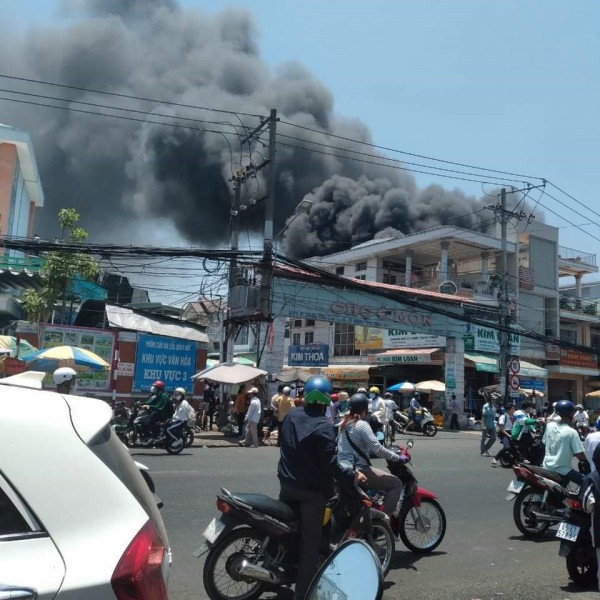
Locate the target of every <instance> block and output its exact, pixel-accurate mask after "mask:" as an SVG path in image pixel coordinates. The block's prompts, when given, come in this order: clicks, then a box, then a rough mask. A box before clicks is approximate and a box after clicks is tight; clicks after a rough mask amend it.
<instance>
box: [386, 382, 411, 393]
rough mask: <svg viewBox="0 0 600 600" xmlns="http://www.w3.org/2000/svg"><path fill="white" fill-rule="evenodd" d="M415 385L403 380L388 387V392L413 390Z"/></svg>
mask: <svg viewBox="0 0 600 600" xmlns="http://www.w3.org/2000/svg"><path fill="white" fill-rule="evenodd" d="M414 391H415V386H414V384H412V383H410V381H403V382H402V383H396V384H394V385H392V386H390V387H389V388H388V392H400V393H403V392H414Z"/></svg>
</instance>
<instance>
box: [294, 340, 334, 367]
mask: <svg viewBox="0 0 600 600" xmlns="http://www.w3.org/2000/svg"><path fill="white" fill-rule="evenodd" d="M328 364H329V346H328V345H327V344H306V345H304V346H290V349H289V353H288V365H289V366H290V367H302V366H304V367H326V366H327V365H328Z"/></svg>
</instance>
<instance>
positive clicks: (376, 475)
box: [338, 394, 409, 534]
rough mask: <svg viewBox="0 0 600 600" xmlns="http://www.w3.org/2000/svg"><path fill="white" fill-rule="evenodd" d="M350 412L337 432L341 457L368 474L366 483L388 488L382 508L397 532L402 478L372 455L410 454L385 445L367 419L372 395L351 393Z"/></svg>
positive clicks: (394, 459) (399, 457)
mask: <svg viewBox="0 0 600 600" xmlns="http://www.w3.org/2000/svg"><path fill="white" fill-rule="evenodd" d="M349 403H350V413H349V414H348V415H346V416H345V417H344V419H343V420H342V422H341V423H340V428H339V429H340V433H339V436H338V460H339V461H340V462H349V463H350V464H352V465H353V466H354V468H355V469H358V470H359V471H360V472H361V473H363V474H364V475H366V477H367V485H368V486H369V487H370V488H372V489H374V490H378V491H385V492H387V493H386V496H385V501H384V504H383V511H384V512H385V513H386V514H387V515H388V516H390V517H391V519H390V525H391V526H392V530H393V531H394V533H396V534H397V533H398V520H397V518H396V517H397V511H398V501H399V500H400V494H401V492H402V482H401V481H400V479H398V478H397V477H396V476H395V475H392V474H391V473H388V472H387V471H382V470H381V469H376V468H374V467H373V466H372V465H371V461H370V457H371V456H377V457H378V458H385V459H387V460H389V461H392V462H398V461H402V462H408V460H409V459H408V457H407V456H406V455H404V454H398V453H396V452H392V451H391V450H388V449H387V448H385V447H384V446H382V445H381V444H380V443H379V441H378V440H377V438H376V437H375V435H374V434H373V431H372V430H371V427H370V426H369V424H368V423H366V422H365V421H364V418H365V417H366V415H367V411H368V409H369V399H368V398H367V397H366V396H365V395H364V394H354V395H353V396H351V397H350V402H349Z"/></svg>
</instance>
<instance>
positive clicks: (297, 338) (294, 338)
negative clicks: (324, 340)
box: [292, 333, 300, 346]
mask: <svg viewBox="0 0 600 600" xmlns="http://www.w3.org/2000/svg"><path fill="white" fill-rule="evenodd" d="M299 345H300V334H299V333H294V335H292V346H299Z"/></svg>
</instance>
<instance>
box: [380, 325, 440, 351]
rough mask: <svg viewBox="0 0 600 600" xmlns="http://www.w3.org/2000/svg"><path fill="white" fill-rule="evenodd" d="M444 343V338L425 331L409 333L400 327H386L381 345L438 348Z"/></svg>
mask: <svg viewBox="0 0 600 600" xmlns="http://www.w3.org/2000/svg"><path fill="white" fill-rule="evenodd" d="M445 345H446V338H445V337H442V336H438V335H427V334H426V333H411V332H410V331H404V330H402V329H386V330H384V334H383V347H384V348H385V349H386V350H387V349H393V348H439V347H444V346H445Z"/></svg>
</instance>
